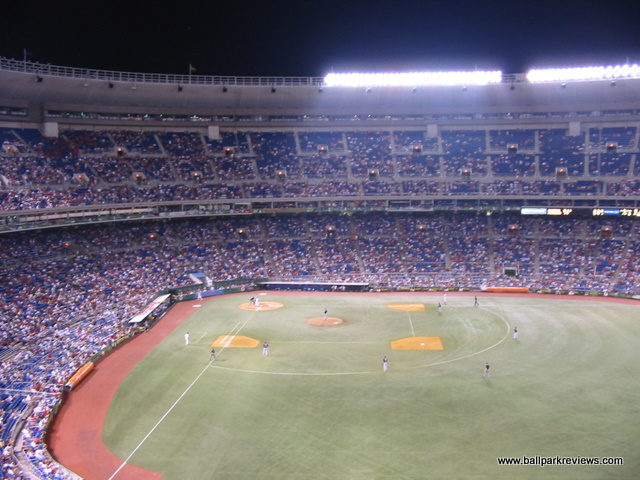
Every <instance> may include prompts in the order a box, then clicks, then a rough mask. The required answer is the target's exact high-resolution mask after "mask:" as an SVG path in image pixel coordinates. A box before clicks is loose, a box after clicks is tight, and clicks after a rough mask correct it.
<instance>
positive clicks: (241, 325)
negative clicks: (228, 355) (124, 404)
mask: <svg viewBox="0 0 640 480" xmlns="http://www.w3.org/2000/svg"><path fill="white" fill-rule="evenodd" d="M254 315H255V312H253V313H252V314H251V316H250V317H249V318H247V319H246V320H245V321H244V322H242V323H240V322H238V323H237V324H236V326H235V327H233V329H232V330H231V331H232V332H233V331H234V330H235V331H236V332H235V333H234V334H233V335H231V336H230V337H231V338H232V339H233V337H235V336H236V334H238V333H239V332H240V330H241V329H242V327H244V326H245V325H246V324H247V323H249V321H250V320H251V319H252V318H253V316H254ZM227 337H229V335H227ZM227 337H225V338H227ZM228 343H230V341H229V342H227V344H228ZM225 347H226V345H225V346H224V347H222V350H224V349H225ZM222 350H221V351H222ZM209 365H211V360H209V363H208V364H207V366H206V367H204V369H203V370H202V371H201V372H200V374H199V375H198V376H197V377H196V378H195V380H194V381H193V382H191V385H189V386H188V387H187V388H186V390H185V391H184V392H182V395H180V396H179V397H178V399H177V400H176V401H175V402H174V403H173V405H171V407H169V410H167V411H166V413H165V414H164V415H162V417H161V418H160V420H158V422H157V423H156V424H155V425H154V426H153V428H152V429H151V430H149V433H147V434H146V435H145V436H144V438H143V439H142V440H141V441H140V443H138V445H137V446H136V448H134V449H133V451H132V452H131V453H130V454H129V456H128V457H127V458H125V460H124V462H122V464H121V465H120V466H119V467H118V468H117V469H116V471H115V472H113V475H111V476H110V477H109V480H113V479H114V478H115V476H116V475H117V474H118V473H119V472H120V470H122V469H123V468H124V467H125V465H126V464H127V463H129V460H131V457H133V456H134V455H135V453H136V452H137V451H138V450H139V449H140V447H142V444H143V443H144V442H146V441H147V439H148V438H149V437H150V436H151V434H152V433H153V432H154V431H155V429H156V428H158V426H159V425H160V424H161V423H162V421H163V420H164V419H165V418H167V416H168V415H169V414H170V413H171V411H172V410H173V409H174V408H175V406H176V405H178V403H179V402H180V400H182V398H183V397H184V396H185V395H186V394H187V393H188V392H189V390H191V387H193V386H194V385H195V384H196V382H197V381H198V380H199V379H200V377H201V376H202V375H203V374H204V372H206V371H207V369H208V368H209Z"/></svg>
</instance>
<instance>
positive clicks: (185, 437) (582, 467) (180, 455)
mask: <svg viewBox="0 0 640 480" xmlns="http://www.w3.org/2000/svg"><path fill="white" fill-rule="evenodd" d="M252 295H254V296H255V298H258V299H259V302H258V305H254V304H253V302H250V297H251V296H252ZM478 301H479V306H474V295H473V294H471V295H468V294H463V293H457V292H449V293H448V296H447V298H446V304H444V298H443V296H442V293H424V294H422V293H406V294H371V293H367V294H349V293H334V294H319V293H276V292H262V293H260V292H253V293H251V294H242V295H228V296H220V297H211V298H208V299H205V300H195V301H190V302H184V303H181V304H179V305H177V306H176V307H175V308H174V309H173V310H172V311H171V312H170V313H169V315H167V316H166V317H165V318H163V319H162V320H161V321H160V323H159V324H158V325H157V326H155V327H154V328H153V329H151V330H150V331H149V332H148V333H144V334H142V335H139V336H138V337H140V338H138V339H136V340H134V341H132V342H131V343H130V344H127V345H125V346H123V347H122V348H121V349H120V350H119V351H116V352H114V354H113V355H114V357H113V358H111V357H107V358H106V359H105V360H103V361H102V362H100V363H99V364H98V367H97V368H96V372H94V373H92V374H91V376H90V377H89V378H88V379H87V380H85V382H84V383H83V384H81V385H80V386H79V387H78V388H77V391H75V390H74V392H72V394H71V395H70V397H69V401H68V402H67V405H66V406H65V407H64V408H63V410H62V411H61V414H60V415H59V418H58V420H57V421H56V424H55V425H54V428H53V429H52V435H51V450H52V452H53V454H54V455H55V457H56V458H57V459H58V460H59V461H61V462H62V463H63V464H65V465H67V466H68V467H69V468H70V469H72V470H74V471H76V473H79V474H81V475H83V476H85V478H88V479H100V480H102V479H127V480H128V479H131V478H137V479H145V478H149V479H156V478H163V479H165V480H204V479H216V480H246V479H260V480H392V479H393V480H396V479H412V480H413V479H439V480H440V479H442V480H444V479H473V480H489V479H505V480H506V479H580V480H584V479H628V480H631V479H637V478H640V455H638V448H639V446H640V382H639V381H638V379H637V369H638V365H639V364H640V348H639V346H640V321H639V320H638V318H639V315H638V313H639V311H640V309H639V307H640V303H637V302H634V301H623V300H617V299H604V298H593V299H591V298H585V297H567V296H562V297H561V296H546V295H523V296H515V295H509V294H506V295H489V294H486V295H483V294H479V295H478ZM438 303H440V304H441V307H442V308H441V311H439V308H438ZM325 310H326V311H327V313H326V314H325V312H324V311H325ZM516 327H517V329H518V338H517V339H514V338H513V333H514V329H515V328H516ZM186 333H188V336H189V344H188V345H187V344H186V341H185V334H186ZM265 342H267V343H268V351H264V350H263V344H264V343H265ZM212 348H213V349H214V350H215V360H214V359H213V358H212V355H211V350H212ZM265 353H268V354H266V355H265ZM383 357H386V358H387V359H388V371H383ZM486 364H489V365H490V369H489V376H488V377H487V376H486V375H485V366H486ZM110 365H111V367H109V366H110ZM109 372H111V373H109ZM110 375H111V376H114V375H115V376H116V377H117V376H119V380H117V381H116V383H115V384H113V385H112V381H111V380H110V378H111V377H110ZM91 399H93V400H91ZM87 403H89V409H90V411H91V413H86V414H81V413H80V412H81V411H86V410H87ZM102 404H104V405H105V406H104V407H101V406H100V405H102ZM83 409H84V410H83ZM101 409H102V410H101ZM101 411H102V412H103V413H100V412H101ZM73 445H75V450H74V447H73ZM105 447H106V449H105ZM103 450H104V451H106V452H107V456H111V457H112V458H110V459H108V460H103V456H104V452H103ZM85 457H86V458H87V460H85V459H84V458H85ZM500 462H503V463H504V462H512V463H513V462H520V465H515V464H511V465H501V464H500ZM542 464H545V465H544V466H542Z"/></svg>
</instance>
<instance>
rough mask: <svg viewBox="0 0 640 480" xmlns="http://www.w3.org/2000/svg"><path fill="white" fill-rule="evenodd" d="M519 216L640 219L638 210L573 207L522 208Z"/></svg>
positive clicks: (639, 209) (639, 210)
mask: <svg viewBox="0 0 640 480" xmlns="http://www.w3.org/2000/svg"><path fill="white" fill-rule="evenodd" d="M520 214H521V215H545V216H554V217H632V218H640V208H573V207H522V208H521V209H520Z"/></svg>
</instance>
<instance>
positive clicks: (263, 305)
mask: <svg viewBox="0 0 640 480" xmlns="http://www.w3.org/2000/svg"><path fill="white" fill-rule="evenodd" d="M283 306H284V305H282V304H281V303H278V302H262V301H261V302H260V304H259V305H258V306H255V305H253V304H252V303H251V302H246V303H241V304H240V305H238V308H239V309H241V310H251V311H254V312H258V311H263V312H264V311H266V310H275V309H276V308H282V307H283Z"/></svg>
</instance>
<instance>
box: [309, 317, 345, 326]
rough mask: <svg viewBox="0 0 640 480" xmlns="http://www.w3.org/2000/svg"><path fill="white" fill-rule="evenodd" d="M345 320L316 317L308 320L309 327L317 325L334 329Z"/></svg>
mask: <svg viewBox="0 0 640 480" xmlns="http://www.w3.org/2000/svg"><path fill="white" fill-rule="evenodd" d="M343 322H344V320H342V319H341V318H338V317H327V318H324V317H314V318H310V319H309V320H307V323H308V324H309V325H317V326H320V327H332V326H334V325H340V324H341V323H343Z"/></svg>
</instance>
